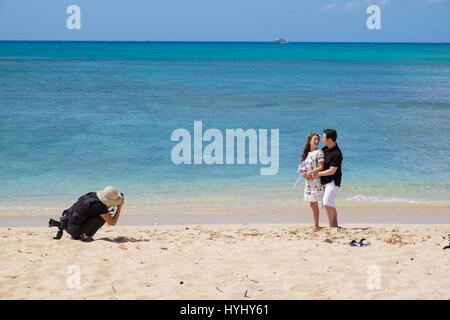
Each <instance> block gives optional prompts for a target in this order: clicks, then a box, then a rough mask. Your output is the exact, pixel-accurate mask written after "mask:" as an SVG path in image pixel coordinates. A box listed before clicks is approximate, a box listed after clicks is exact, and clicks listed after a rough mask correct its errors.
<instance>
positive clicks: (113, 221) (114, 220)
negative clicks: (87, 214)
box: [100, 197, 125, 226]
mask: <svg viewBox="0 0 450 320" xmlns="http://www.w3.org/2000/svg"><path fill="white" fill-rule="evenodd" d="M124 201H125V198H124V197H122V202H121V203H120V204H119V206H118V207H117V211H116V214H115V215H114V217H111V215H110V214H109V213H105V214H101V215H100V216H101V217H102V218H103V220H105V221H106V223H107V224H108V225H110V226H115V225H116V223H117V221H118V220H119V216H120V211H121V210H122V206H123V203H124Z"/></svg>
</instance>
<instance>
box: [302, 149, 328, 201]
mask: <svg viewBox="0 0 450 320" xmlns="http://www.w3.org/2000/svg"><path fill="white" fill-rule="evenodd" d="M324 161H325V160H324V157H323V151H322V150H321V149H318V150H314V151H311V152H309V153H308V156H307V157H306V159H305V161H303V162H304V164H305V168H306V172H310V171H312V170H314V169H316V168H318V167H319V162H324ZM322 197H323V186H322V183H320V178H317V179H305V194H304V199H305V201H308V202H317V201H322Z"/></svg>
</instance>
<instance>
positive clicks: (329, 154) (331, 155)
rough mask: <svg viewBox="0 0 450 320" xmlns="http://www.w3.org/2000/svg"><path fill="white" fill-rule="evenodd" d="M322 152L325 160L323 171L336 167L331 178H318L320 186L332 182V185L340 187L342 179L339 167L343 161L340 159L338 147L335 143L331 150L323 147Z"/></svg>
mask: <svg viewBox="0 0 450 320" xmlns="http://www.w3.org/2000/svg"><path fill="white" fill-rule="evenodd" d="M322 151H323V155H324V158H325V163H324V168H323V169H324V170H328V169H330V167H337V170H336V172H335V173H334V174H333V175H332V176H323V177H320V182H321V183H322V184H327V183H330V182H331V181H333V180H334V184H335V185H336V186H338V187H340V185H341V178H342V171H341V167H342V160H343V159H344V158H343V157H342V152H341V149H339V146H338V145H337V143H336V145H335V146H334V147H333V148H331V149H328V147H323V148H322Z"/></svg>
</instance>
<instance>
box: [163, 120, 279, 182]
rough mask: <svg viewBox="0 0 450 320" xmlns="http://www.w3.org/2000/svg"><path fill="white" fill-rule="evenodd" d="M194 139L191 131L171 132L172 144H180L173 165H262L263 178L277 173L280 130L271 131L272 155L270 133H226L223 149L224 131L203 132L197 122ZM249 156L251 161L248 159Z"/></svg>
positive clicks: (226, 131) (240, 131)
mask: <svg viewBox="0 0 450 320" xmlns="http://www.w3.org/2000/svg"><path fill="white" fill-rule="evenodd" d="M193 135H194V137H193V138H192V135H191V133H190V131H189V130H187V129H184V128H178V129H176V130H174V131H173V132H172V135H171V138H170V140H171V141H176V142H178V143H177V144H176V145H175V146H174V147H173V148H172V152H171V159H172V162H173V163H174V164H176V165H179V164H197V165H198V164H207V165H213V164H219V165H220V164H227V165H233V164H250V165H256V164H258V162H259V164H260V165H263V166H265V167H261V168H260V174H261V175H274V174H277V173H278V169H279V129H270V155H269V150H268V129H259V130H258V131H257V130H256V129H252V128H251V129H247V130H245V131H244V130H243V129H226V130H225V145H224V135H223V134H222V131H220V130H219V129H214V128H211V129H208V130H206V131H205V132H203V123H202V121H194V133H193ZM192 140H193V144H192ZM203 142H208V144H207V145H206V146H205V147H203ZM247 142H248V143H247ZM247 146H248V149H247ZM224 147H225V148H224ZM235 147H236V148H235ZM192 149H193V155H194V156H193V160H192ZM224 149H225V159H224ZM235 149H236V152H235ZM247 155H248V159H246V156H247ZM235 160H236V161H235Z"/></svg>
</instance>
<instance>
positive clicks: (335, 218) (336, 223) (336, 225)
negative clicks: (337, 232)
mask: <svg viewBox="0 0 450 320" xmlns="http://www.w3.org/2000/svg"><path fill="white" fill-rule="evenodd" d="M333 209H334V220H333V222H334V227H336V228H338V227H339V225H338V220H337V210H336V207H334V208H333Z"/></svg>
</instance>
